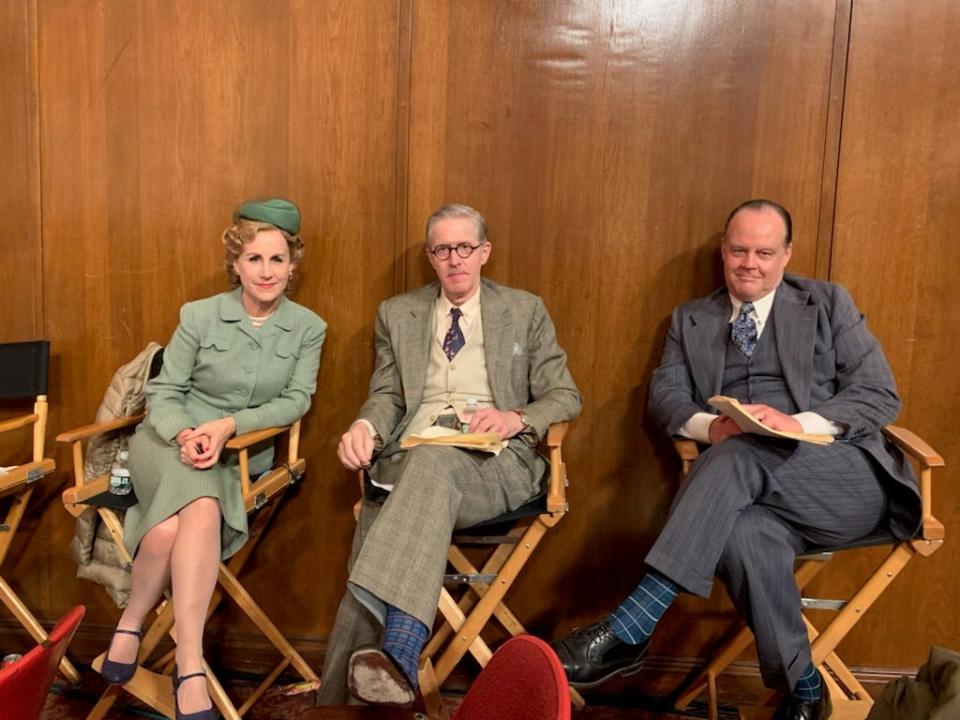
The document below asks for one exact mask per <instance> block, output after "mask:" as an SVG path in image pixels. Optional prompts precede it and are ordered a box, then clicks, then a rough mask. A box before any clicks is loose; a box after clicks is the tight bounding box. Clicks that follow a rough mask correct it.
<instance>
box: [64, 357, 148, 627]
mask: <svg viewBox="0 0 960 720" xmlns="http://www.w3.org/2000/svg"><path fill="white" fill-rule="evenodd" d="M160 350H162V347H161V346H160V345H158V344H157V343H155V342H151V343H150V344H149V345H147V347H146V348H145V349H144V350H143V351H142V352H141V353H140V354H139V355H137V357H135V358H134V359H133V360H132V361H130V362H128V363H127V364H126V365H124V366H123V367H121V368H120V369H119V370H117V372H116V373H114V375H113V379H112V380H111V381H110V387H108V388H107V391H106V393H104V396H103V401H102V402H101V403H100V408H99V409H98V410H97V417H96V422H98V423H100V422H106V421H108V420H116V419H117V418H121V417H130V416H131V415H137V414H139V413H141V412H143V409H144V405H145V396H144V388H145V387H146V384H147V380H148V379H149V376H150V365H151V363H152V362H153V359H154V357H155V356H156V354H157V352H159V351H160ZM128 437H129V435H128V434H127V433H122V432H120V433H108V434H105V435H98V436H96V437H93V438H91V439H90V442H89V443H88V444H87V453H86V460H85V462H84V465H83V475H84V477H85V478H86V479H87V480H93V479H94V478H97V477H99V476H101V475H103V474H104V473H107V472H109V471H110V468H111V467H112V466H113V465H114V463H115V462H117V461H118V460H119V457H120V452H121V451H123V450H125V449H126V447H127V438H128ZM70 554H71V555H72V556H73V559H74V560H76V562H77V566H78V567H77V577H78V578H82V579H84V580H92V581H94V582H96V583H99V584H100V585H103V586H104V588H105V589H106V591H107V593H108V594H109V595H110V597H111V598H113V601H114V602H115V603H116V604H117V607H120V608H123V607H126V604H127V598H128V597H129V596H130V568H128V567H126V566H125V565H124V562H123V560H122V559H121V557H120V554H119V552H117V548H116V545H114V543H113V539H112V538H111V536H110V531H109V530H108V529H107V527H106V525H104V524H103V523H102V522H100V516H99V515H98V514H97V511H96V509H95V508H87V509H86V510H85V511H84V512H83V513H82V514H81V515H80V517H78V518H77V525H76V531H75V534H74V538H73V541H72V542H71V543H70Z"/></svg>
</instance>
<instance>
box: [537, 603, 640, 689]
mask: <svg viewBox="0 0 960 720" xmlns="http://www.w3.org/2000/svg"><path fill="white" fill-rule="evenodd" d="M649 645H650V641H649V640H647V641H646V642H642V643H640V644H639V645H630V644H629V643H625V642H623V641H622V640H620V639H619V638H618V637H617V636H616V635H614V634H613V629H612V628H611V627H610V624H609V623H608V622H607V621H606V620H601V621H600V622H596V623H594V624H593V625H588V626H587V627H585V628H577V629H576V630H574V631H573V632H571V633H570V634H569V635H567V636H566V637H564V638H561V639H560V640H558V641H556V642H555V643H553V649H554V650H555V651H556V653H557V655H558V656H559V657H560V662H561V663H562V664H563V669H564V670H565V671H566V673H567V680H568V681H569V682H570V686H571V687H575V688H591V687H594V686H596V685H599V684H600V683H602V682H604V681H605V680H609V679H610V678H612V677H613V676H615V675H630V674H632V673H635V672H637V671H638V670H640V667H641V666H642V665H643V658H644V656H645V655H646V654H647V647H648V646H649Z"/></svg>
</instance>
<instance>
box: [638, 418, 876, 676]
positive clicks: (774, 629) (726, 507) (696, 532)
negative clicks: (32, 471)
mask: <svg viewBox="0 0 960 720" xmlns="http://www.w3.org/2000/svg"><path fill="white" fill-rule="evenodd" d="M877 476H878V470H877V469H876V467H875V465H874V463H873V462H872V461H871V459H870V458H869V456H868V455H867V454H866V453H865V452H864V451H863V450H861V449H860V448H858V447H855V446H853V445H850V444H849V443H845V442H834V443H833V444H831V445H828V446H824V447H821V446H816V445H812V444H810V443H798V442H794V441H781V440H774V439H770V438H760V437H758V436H755V435H747V434H744V435H737V436H734V437H732V438H730V439H728V440H725V441H723V442H722V443H720V444H718V445H714V446H712V447H711V448H709V449H708V450H706V451H705V452H704V453H703V454H702V455H701V456H700V458H698V459H697V461H696V462H695V463H694V466H693V468H692V469H691V471H690V474H689V476H688V477H687V479H686V481H685V482H684V484H683V486H682V487H681V488H680V490H679V492H678V493H677V496H676V498H675V499H674V502H673V506H672V507H671V509H670V514H669V517H668V519H667V523H666V525H665V526H664V529H663V531H662V532H661V533H660V535H659V537H658V538H657V541H656V543H655V544H654V546H653V548H652V549H651V550H650V553H649V554H648V555H647V558H646V563H647V565H648V566H649V567H651V568H653V569H655V570H657V571H658V572H660V573H662V574H663V575H664V576H666V577H668V578H670V579H671V580H673V581H674V582H675V583H677V584H678V585H679V586H680V587H682V588H683V589H684V590H686V591H688V592H691V593H694V594H697V595H700V596H702V597H708V596H709V595H710V589H711V586H712V584H713V577H714V575H718V576H719V577H720V579H721V580H722V581H723V582H724V584H725V586H726V588H727V592H728V593H729V594H730V598H731V600H732V601H733V604H734V605H735V606H736V608H737V609H738V610H739V611H740V613H741V615H742V616H743V618H744V620H745V621H746V623H747V625H748V626H749V627H750V629H751V630H752V631H753V634H754V636H755V638H756V641H757V653H758V657H759V660H760V670H761V674H762V676H763V680H764V683H765V684H766V685H767V686H768V687H771V688H775V689H780V690H785V691H789V690H791V689H792V688H793V687H794V685H795V684H796V682H797V680H799V678H800V676H801V675H802V674H803V672H804V670H805V669H806V667H807V666H808V664H809V663H810V645H809V641H808V638H807V631H806V627H805V626H804V622H803V617H802V615H801V607H800V593H799V590H798V589H797V585H796V582H795V580H794V578H793V566H794V561H795V560H796V556H797V555H798V554H799V553H802V552H803V551H804V550H805V549H807V548H809V547H813V546H818V545H839V544H843V543H845V542H851V541H853V540H856V539H858V538H861V537H863V536H865V535H868V534H869V533H870V532H872V531H873V530H874V529H876V527H877V526H878V525H880V523H882V522H883V521H884V518H885V514H886V495H885V493H884V490H883V488H882V486H881V485H880V481H879V480H878V477H877Z"/></svg>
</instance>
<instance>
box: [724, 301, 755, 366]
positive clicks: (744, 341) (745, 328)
mask: <svg viewBox="0 0 960 720" xmlns="http://www.w3.org/2000/svg"><path fill="white" fill-rule="evenodd" d="M751 312H753V303H749V302H746V303H744V304H743V305H741V306H740V314H739V315H737V319H736V320H734V321H733V326H732V327H731V328H730V339H731V340H733V344H734V345H736V346H737V347H738V348H740V352H742V353H743V354H744V355H746V356H747V357H750V356H751V355H753V351H754V350H756V349H757V324H756V323H755V322H754V321H753V318H752V317H750V313H751Z"/></svg>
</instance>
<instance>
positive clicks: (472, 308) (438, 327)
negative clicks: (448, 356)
mask: <svg viewBox="0 0 960 720" xmlns="http://www.w3.org/2000/svg"><path fill="white" fill-rule="evenodd" d="M435 307H436V310H435V311H434V334H435V336H436V338H437V340H438V341H439V342H440V344H443V338H444V336H445V335H446V334H447V330H448V329H449V328H450V310H452V309H453V308H454V307H459V308H460V312H461V313H462V314H461V316H460V322H459V325H460V332H462V333H463V337H464V339H465V340H469V339H470V337H471V335H473V330H474V328H475V327H476V326H477V324H478V321H479V320H480V315H481V310H480V288H477V291H476V292H475V293H474V294H473V297H471V298H470V299H469V300H467V301H466V302H465V303H463V304H462V305H459V306H457V305H454V304H453V303H452V302H450V301H449V300H448V299H447V297H446V295H444V294H443V290H441V291H440V295H439V296H438V297H437V304H436V306H435Z"/></svg>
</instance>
